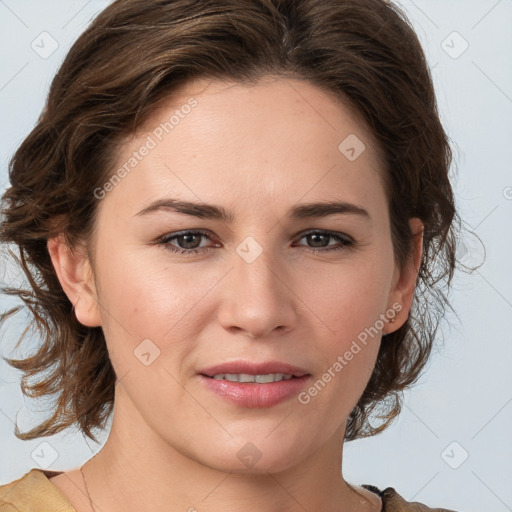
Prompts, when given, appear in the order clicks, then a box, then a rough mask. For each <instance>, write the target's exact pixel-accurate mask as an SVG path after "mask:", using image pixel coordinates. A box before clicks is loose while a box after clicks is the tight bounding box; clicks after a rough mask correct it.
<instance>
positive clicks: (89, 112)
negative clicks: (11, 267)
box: [0, 0, 458, 440]
mask: <svg viewBox="0 0 512 512" xmlns="http://www.w3.org/2000/svg"><path fill="white" fill-rule="evenodd" d="M269 74H273V75H275V74H278V75H282V76H287V77H297V78H301V79H305V80H308V81H310V82H311V83H312V84H314V85H316V86H318V87H320V88H322V89H324V90H325V91H329V92H330V93H333V94H334V95H335V96H336V97H338V98H340V99H343V100H345V101H347V100H348V102H349V104H350V106H351V107H353V108H354V109H355V111H356V112H358V113H359V115H360V116H361V118H362V119H363V120H364V122H365V123H366V124H367V126H368V127H369V129H370V130H371V132H372V133H373V135H374V136H375V138H376V140H377V142H378V145H379V148H380V149H381V151H382V154H383V157H384V162H383V166H384V168H385V173H386V189H387V190H386V193H387V199H388V205H389V214H390V220H391V236H392V242H393V249H394V255H395V260H396V262H397V264H398V265H399V267H400V268H403V266H404V264H405V262H406V260H407V258H408V257H410V254H411V251H412V234H411V231H410V228H409V224H408V220H409V219H410V218H411V217H419V218H420V219H421V220H422V221H423V223H424V226H425V230H424V234H423V247H424V252H423V255H422V260H421V267H420V270H419V276H418V281H417V288H416V291H415V297H414V302H413V307H412V310H411V314H410V316H409V318H408V320H407V321H406V323H405V324H404V325H403V326H402V327H401V328H399V329H398V330H396V331H395V332H393V333H391V334H389V335H386V336H385V338H384V340H383V342H382V343H381V347H380V351H379V354H378V358H377V362H376V365H375V368H374V371H373V374H372V376H371V378H370V381H369V382H368V385H367V387H366V389H365V391H364V393H363V395H362V396H361V398H360V400H359V402H358V404H357V406H356V407H355V408H354V410H353V411H352V412H351V414H350V417H349V420H348V423H347V430H346V435H345V438H346V439H347V440H352V439H357V438H359V437H364V436H370V435H374V434H376V433H378V432H380V431H382V430H383V429H384V428H386V427H387V426H388V425H389V424H390V422H391V421H392V419H393V418H394V417H395V416H397V414H398V413H399V412H400V409H401V397H402V391H403V390H404V389H405V388H406V387H408V386H410V385H411V384H413V383H414V382H415V381H416V380H417V378H418V377H419V375H420V372H421V371H422V369H423V368H424V366H425V364H426V362H427V360H428V358H429V355H430V353H431V350H432V345H433V342H434V338H435V335H436V332H437V330H438V325H439V321H440V319H441V318H442V316H443V313H444V310H445V308H446V307H447V306H448V307H449V304H448V301H447V297H446V295H447V294H446V293H445V292H446V290H447V289H449V287H450V282H451V280H452V276H453V273H454V270H455V266H456V259H455V246H456V243H455V242H456V236H455V235H456V229H455V228H456V226H457V222H456V221H458V215H457V213H456V210H455V205H454V199H453V193H452V188H451V185H450V182H449V177H448V171H449V167H450V163H451V158H452V155H451V150H450V146H449V142H448V139H447V136H446V134H445V132H444V130H443V127H442V125H441V122H440V120H439V115H438V111H437V105H436V99H435V95H434V88H433V84H432V78H431V75H430V72H429V69H428V66H427V64H426V60H425V56H424V53H423V50H422V48H421V46H420V43H419V41H418V39H417V36H416V34H415V33H414V30H413V29H412V27H411V25H410V22H409V21H408V20H407V18H406V16H405V14H404V13H403V12H401V11H400V10H399V9H398V8H397V7H396V6H394V5H393V4H391V3H389V2H385V1H384V0H196V1H191V0H118V1H115V2H114V3H112V4H111V5H110V6H109V7H108V8H106V9H105V10H104V11H103V12H101V13H100V14H99V15H98V16H97V17H96V18H95V20H94V21H93V22H92V24H91V25H90V26H89V28H88V29H87V30H86V31H85V32H84V33H83V34H82V35H81V36H80V37H79V38H78V40H77V41H76V42H75V44H74V45H73V47H72V48H71V50H70V51H69V53H68V55H67V57H66V59H65V60H64V62H63V64H62V66H61V67H60V69H59V71H58V73H57V75H56V76H55V78H54V80H53V82H52V84H51V87H50V91H49V96H48V99H47V103H46V106H45V108H44V111H43V112H42V114H41V116H40V118H39V120H38V123H37V125H36V126H35V128H34V129H33V130H32V132H31V133H30V134H29V135H28V137H27V138H26V139H25V140H24V141H23V143H22V144H21V145H20V146H19V148H18V149H17V151H16V153H15V154H14V156H13V158H12V160H11V162H10V169H9V171H10V172H9V178H10V183H11V187H10V188H9V189H8V190H7V191H6V192H5V194H4V196H3V208H2V223H1V225H0V241H2V242H9V243H14V244H15V245H17V246H18V249H19V258H17V257H16V259H17V262H18V263H19V265H21V267H22V269H23V271H24V273H25V275H26V277H27V278H28V282H29V284H30V288H31V289H23V288H16V287H14V288H12V287H11V288H9V287H4V288H3V292H4V293H6V294H10V295H17V296H18V297H19V298H20V299H21V300H22V301H23V302H24V304H25V305H26V307H28V308H29V310H30V312H31V313H32V315H33V319H32V321H31V324H32V323H33V322H34V321H35V323H36V326H37V329H38V332H39V333H41V334H42V343H41V345H40V347H39V348H38V350H37V352H36V353H35V354H33V355H32V356H31V357H27V358H25V359H6V360H7V361H8V362H9V364H10V365H12V366H13V367H15V368H17V369H19V370H22V371H23V372H24V375H23V378H22V390H23V393H24V394H25V395H26V396H30V397H41V396H56V400H55V407H54V410H53V413H52V415H51V417H49V418H48V419H47V420H46V421H44V422H42V423H41V424H40V425H38V426H36V427H35V428H33V429H32V430H30V431H28V432H25V433H20V431H19V429H18V426H17V425H16V436H17V437H18V438H20V439H32V438H35V437H39V436H47V435H52V434H55V433H57V432H59V431H61V430H63V429H64V428H66V427H68V426H71V425H73V424H75V423H76V424H78V426H79V427H80V429H81V430H82V431H83V432H84V433H86V434H87V435H88V436H89V437H91V438H92V439H95V436H94V434H93V432H92V429H94V428H102V427H104V425H105V421H106V419H107V418H108V416H109V414H110V413H111V411H112V407H113V402H114V388H115V381H116V375H115V373H114V369H113V367H112V365H111V362H110V360H109V356H108V352H107V347H106V343H105V338H104V335H103V331H102V329H101V328H100V327H95V328H90V327H86V326H84V325H82V324H80V323H79V322H78V321H77V319H76V317H75V315H74V310H73V305H72V304H71V303H70V301H69V300H68V298H67V296H66V294H65V293H64V291H63V289H62V287H61V285H60V283H59V280H58V278H57V276H56V273H55V270H54V267H53V265H52V262H51V259H50V257H49V254H48V250H47V240H48V239H49V238H51V237H54V236H57V235H58V234H60V233H62V234H64V236H65V240H66V241H67V243H68V244H69V245H70V247H76V246H78V245H79V244H80V243H81V242H85V244H86V246H87V245H88V241H89V240H90V239H91V234H92V233H93V230H94V228H95V223H96V213H97V206H98V200H97V199H96V197H95V195H94V193H93V191H94V190H95V189H97V187H101V186H102V185H103V184H104V183H105V182H106V181H107V180H108V179H109V177H110V176H111V175H112V169H113V165H114V164H115V159H116V155H117V152H116V148H118V146H119V143H120V141H123V139H125V138H126V137H127V136H128V135H129V134H131V133H134V131H135V130H136V129H137V128H138V127H140V126H141V125H142V123H143V122H144V121H145V120H146V119H147V118H148V116H149V115H150V114H151V112H152V111H154V109H155V107H156V105H157V103H158V102H159V101H160V100H162V99H163V98H167V97H169V96H170V95H171V94H172V93H173V92H174V91H177V90H178V87H180V86H181V85H184V84H186V83H187V82H189V81H191V80H193V79H195V78H212V79H217V78H218V79H228V80H233V81H237V82H240V83H243V82H251V83H254V82H256V81H257V80H258V79H259V78H262V77H264V76H265V75H269ZM88 249H89V250H90V249H91V248H90V247H88ZM22 307H23V306H22V305H19V306H17V307H15V308H13V309H11V310H9V311H7V312H6V313H5V314H4V315H2V317H1V320H2V322H3V321H5V320H6V319H7V318H8V317H9V316H11V315H12V314H14V313H16V312H17V311H19V310H20V309H21V308H22ZM22 339H23V336H22V337H21V338H20V340H19V341H18V345H19V343H20V342H21V340H22ZM18 345H17V346H18ZM33 377H38V379H37V382H33V383H29V379H31V378H33ZM377 412H380V415H379V416H378V417H379V418H380V420H381V422H380V424H377V425H372V424H371V423H370V419H371V418H372V415H373V414H376V413H377Z"/></svg>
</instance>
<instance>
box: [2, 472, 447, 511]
mask: <svg viewBox="0 0 512 512" xmlns="http://www.w3.org/2000/svg"><path fill="white" fill-rule="evenodd" d="M60 473H62V471H44V470H42V469H36V468H33V469H31V470H30V471H29V472H28V473H26V474H25V475H24V476H22V477H21V478H18V480H14V481H13V482H11V483H9V484H5V485H1V486H0V512H76V510H75V509H74V508H73V506H72V505H71V504H70V503H69V501H68V500H67V499H66V497H65V496H64V495H63V494H62V493H61V492H60V490H59V489H58V488H57V487H56V486H55V485H53V483H52V482H51V481H50V480H49V478H51V477H53V476H56V475H58V474H60ZM363 487H365V488H366V489H368V490H370V491H372V492H374V493H375V494H378V495H379V496H380V498H381V500H382V512H455V511H453V510H448V509H445V508H429V507H427V506H426V505H422V504H421V503H417V502H413V503H412V502H408V501H405V500H404V499H403V498H402V497H401V496H400V495H399V494H398V493H397V492H396V491H395V489H393V488H392V487H387V488H386V489H384V490H383V491H380V490H379V489H378V488H377V487H375V486H373V485H366V484H363Z"/></svg>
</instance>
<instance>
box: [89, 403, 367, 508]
mask: <svg viewBox="0 0 512 512" xmlns="http://www.w3.org/2000/svg"><path fill="white" fill-rule="evenodd" d="M121 404H122V405H121ZM134 418H135V419H136V421H134ZM343 427H344V426H343ZM343 435H344V428H342V429H339V430H338V431H336V432H335V434H334V435H333V436H332V437H331V438H330V439H329V440H328V442H327V443H325V444H324V445H323V446H322V447H321V449H320V450H319V451H316V452H315V453H313V454H311V455H310V456H309V457H307V458H306V459H303V460H301V461H300V462H298V463H296V464H292V465H290V466H289V467H287V468H286V469H284V470H280V471H278V472H272V471H271V470H260V471H259V472H258V471H256V470H255V469H254V468H253V469H251V470H247V471H240V470H239V469H233V470H231V471H226V470H223V469H219V468H215V467H210V466H207V465H205V464H204V462H201V461H199V460H197V459H196V458H194V457H191V456H190V455H189V454H185V453H182V452H181V451H179V450H178V449H176V448H175V447H173V446H171V445H170V444H169V443H167V442H165V441H164V440H163V439H161V438H160V437H158V436H157V435H156V434H155V433H154V431H153V430H152V429H151V428H149V426H148V425H147V424H146V423H145V422H144V421H143V420H142V418H140V416H137V414H134V411H133V410H132V409H130V404H129V402H127V401H126V400H122V401H121V400H117V399H116V402H115V405H114V416H113V423H112V429H111V431H110V435H109V438H108V440H107V442H106V443H105V445H104V446H103V448H102V449H101V450H100V452H98V454H97V455H96V456H94V457H93V458H92V459H91V460H89V461H88V462H87V463H86V464H85V465H84V472H85V474H86V478H87V484H88V490H89V493H90V496H91V499H92V502H93V505H94V508H95V510H96V511H104V512H121V511H123V512H132V511H137V512H138V511H140V510H153V511H154V512H160V511H164V510H165V511H166V512H168V511H169V510H170V508H169V507H172V508H171V510H181V511H188V512H202V511H204V510H223V511H225V512H231V511H240V510H244V511H246V512H251V511H258V512H259V511H261V510H265V511H268V512H278V511H279V512H283V511H285V512H287V511H290V512H291V511H294V512H295V511H303V510H322V511H325V512H330V511H332V512H334V511H336V512H339V511H346V512H352V511H354V512H355V511H357V512H362V511H371V510H374V509H372V504H371V503H370V501H369V500H368V499H367V497H366V498H365V496H363V495H362V494H361V493H360V492H358V491H357V490H355V489H354V488H353V487H351V486H349V485H348V484H347V483H346V482H345V481H344V479H343V476H342V470H341V468H342V447H343V443H342V441H343Z"/></svg>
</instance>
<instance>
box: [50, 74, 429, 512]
mask: <svg viewBox="0 0 512 512" xmlns="http://www.w3.org/2000/svg"><path fill="white" fill-rule="evenodd" d="M191 96H193V97H194V98H195V99H196V100H197V102H198V104H197V106H196V107H194V108H193V109H191V112H190V113H189V114H188V115H187V116H185V117H183V119H181V120H180V122H179V124H177V125H176V126H175V127H174V129H173V130H172V132H170V133H169V134H168V135H166V136H165V137H163V139H162V141H161V142H159V144H158V145H157V146H156V147H155V148H154V149H152V150H151V151H150V152H149V154H148V155H147V156H145V157H144V158H143V159H142V161H140V162H139V163H138V164H137V166H136V167H135V168H134V169H133V170H132V171H131V172H130V173H129V174H128V175H126V176H125V177H124V179H122V180H121V182H120V183H119V184H118V185H117V186H115V188H114V189H113V190H111V191H109V192H108V193H107V194H106V197H104V198H103V199H101V200H99V204H98V208H99V210H98V217H97V230H96V232H95V236H94V239H93V247H94V258H88V257H87V255H86V254H85V252H83V251H78V250H77V251H70V250H69V248H67V247H66V245H65V244H64V243H62V238H61V237H57V238H55V239H52V240H49V243H48V250H49V252H50V255H51V258H52V261H53V264H54V267H55V269H56V272H57V274H58V277H59V280H60V282H61V284H62V286H63V289H64V290H65V292H66V294H67V295H68V297H69V299H70V301H71V302H72V303H73V304H74V305H75V313H76V316H77V319H78V320H79V321H80V322H81V323H82V324H84V325H87V326H101V327H102V329H103V331H104V333H105V337H106V341H107V346H108V350H109V354H110V357H111V360H112V364H113V367H114V369H115V371H116V375H117V377H118V381H117V384H116V392H115V407H114V416H113V425H112V429H111V432H110V435H109V438H108V440H107V442H106V444H105V445H104V447H103V448H102V450H101V451H100V452H99V453H98V454H97V455H96V456H95V457H94V458H92V459H91V460H90V461H88V462H87V463H86V464H85V465H84V467H83V469H84V473H85V475H86V479H87V485H88V488H89V491H90V494H91V496H92V499H93V502H94V505H95V507H94V508H95V509H96V510H102V511H104V512H117V511H124V512H126V511H128V512H130V511H139V510H154V511H164V510H165V511H169V510H170V509H169V504H172V509H171V510H176V511H187V510H189V511H193V510H197V511H213V510H224V511H226V512H229V511H235V510H236V511H240V510H244V511H253V510H254V511H256V510H258V511H260V510H266V511H270V512H273V511H275V512H277V511H299V510H300V511H303V510H308V511H312V510H323V511H333V512H334V511H340V510H343V511H350V512H356V511H357V512H362V511H370V510H372V511H378V510H380V509H381V501H380V498H378V497H377V495H375V494H373V493H371V492H370V491H367V490H365V489H363V488H362V487H358V486H355V485H353V486H352V487H350V486H349V485H348V483H347V482H346V481H345V480H344V478H343V474H342V471H340V468H341V467H342V452H343V450H342V448H343V438H344V432H345V426H346V421H347V418H348V416H349V414H350V412H351V410H352V409H353V408H354V406H355V405H356V403H357V401H358V399H359V398H360V396H361V394H362V393H363V390H364V388H365V386H366V384H367V382H368V380H369V378H370V375H371V373H372V370H373V367H374V364H375V361H376V357H377V353H378V350H379V346H380V343H381V342H383V343H385V340H383V341H381V334H385V333H389V332H392V331H393V330H395V329H398V328H399V327H400V326H401V325H402V324H403V323H404V322H405V321H406V319H407V313H408V311H409V310H410V306H411V302H412V298H413V292H414V287H415V282H416V277H417V272H418V267H419V261H420V256H421V251H422V237H421V233H422V229H423V226H422V224H421V221H420V220H419V219H411V220H410V225H411V229H412V231H413V233H414V234H415V243H414V252H413V253H412V254H411V255H410V258H409V260H408V262H407V264H406V266H405V267H404V268H403V269H402V270H401V271H400V270H399V269H398V267H397V266H396V263H395V261H394V257H393V248H392V244H391V234H390V224H389V216H388V211H387V199H386V196H385V192H384V187H383V181H382V175H383V168H382V165H381V163H380V161H379V158H378V148H377V145H376V142H375V140H374V138H373V137H372V135H371V133H369V131H368V130H367V129H366V127H365V125H364V123H363V122H362V121H361V120H360V119H359V118H358V117H357V115H355V113H354V112H352V111H351V109H349V108H347V106H345V105H344V104H342V103H341V102H340V101H337V100H336V99H335V98H334V97H333V96H332V95H330V94H329V93H327V92H325V91H323V90H322V89H320V88H318V87H317V86H314V85H312V84H310V83H309V82H307V81H303V80H299V79H284V78H282V77H275V76H273V77H270V76H269V77H265V79H264V80H261V81H259V82H258V83H257V84H255V85H254V84H253V85H240V84H235V83H227V82H220V81H209V82H206V81H196V82H193V83H189V84H188V85H187V86H186V87H184V88H183V89H182V90H181V91H180V94H178V95H175V96H174V97H173V99H172V100H166V101H165V102H164V103H163V104H162V105H161V107H160V108H159V109H158V110H157V111H156V112H155V113H154V114H153V115H152V116H151V118H150V119H148V121H147V123H146V124H145V125H144V126H143V127H142V128H141V129H140V130H139V132H138V133H137V134H136V135H135V136H134V137H131V138H130V139H128V140H127V141H126V144H124V146H123V147H122V148H120V152H119V155H118V160H117V161H118V165H119V166H122V165H123V163H124V162H126V161H127V160H128V159H129V158H130V156H131V155H132V154H133V151H136V150H137V149H138V148H140V147H141V146H142V145H143V144H144V142H145V141H146V140H147V137H148V135H151V133H152V132H153V130H154V129H155V128H156V127H158V126H159V124H160V123H161V122H163V121H165V120H168V119H169V117H170V115H171V114H172V113H173V112H174V111H175V110H176V109H179V108H180V106H181V105H184V104H185V103H186V102H187V100H188V99H189V98H190V97H191ZM349 134H356V135H357V136H358V138H359V139H360V140H361V141H363V142H364V144H365V146H366V150H365V151H363V152H362V153H361V155H360V156H359V157H358V158H357V159H355V160H354V161H349V159H347V158H346V157H345V155H344V154H342V153H341V152H340V151H339V149H338V146H339V144H340V142H342V141H343V140H344V139H345V138H346V137H347V136H348V135H349ZM163 197H174V198H179V199H182V200H188V201H201V202H206V203H208V204H215V205H220V206H222V207H224V208H225V209H226V210H229V211H230V212H232V214H233V216H234V221H233V222H232V223H225V222H223V221H221V220H214V219H200V218H197V217H193V216H190V215H185V214H181V213H177V212H173V211H156V212H152V213H150V214H147V215H142V216H138V215H136V214H137V212H139V211H140V210H142V209H143V208H144V207H146V206H147V205H148V204H149V203H151V202H152V201H154V200H156V199H160V198H163ZM327 200H342V201H347V202H349V203H353V204H356V205H359V206H361V207H362V208H364V209H366V210H367V211H368V213H369V215H370V219H365V218H363V217H362V216H357V215H350V214H336V215H330V216H328V217H318V218H304V219H290V218H288V210H289V209H290V208H291V207H293V206H296V205H298V204H304V203H309V202H317V201H327ZM194 229H201V230H205V231H207V232H208V237H209V238H205V237H203V238H201V237H197V238H196V239H193V240H192V241H190V240H189V244H190V245H189V246H187V245H186V240H184V239H183V238H181V239H174V240H173V241H172V245H173V246H174V247H176V248H179V247H180V244H181V247H182V248H183V247H185V248H186V247H191V246H192V242H193V244H195V247H196V248H197V247H198V248H199V249H201V248H205V247H210V248H211V249H210V250H208V251H205V252H201V251H199V252H198V253H197V254H189V255H186V254H180V253H174V252H171V250H170V249H169V248H166V247H165V246H164V245H157V244H155V240H158V239H159V238H161V237H163V236H164V235H169V234H173V233H176V232H179V231H182V230H194ZM313 230H329V231H333V232H336V233H341V234H345V235H348V236H350V237H352V239H353V240H354V241H355V242H354V245H352V246H344V247H342V249H341V250H339V251H335V250H333V251H330V252H325V247H326V246H329V247H333V246H340V244H339V243H338V241H337V240H335V239H332V238H329V237H324V238H321V239H320V240H319V241H318V240H316V244H315V240H314V239H313V240H312V239H311V237H307V236H306V235H305V234H303V233H304V232H308V231H313ZM247 236H252V237H253V238H254V239H255V240H256V241H257V243H258V244H259V245H260V246H261V248H262V252H261V254H260V255H259V257H257V258H256V259H255V260H254V261H253V262H252V263H247V261H245V260H244V259H243V258H242V257H240V256H239V254H238V253H237V251H236V248H237V247H238V246H240V244H241V243H242V242H243V241H244V239H245V238H246V237H247ZM314 248H317V249H320V250H322V249H323V250H324V252H317V253H313V252H311V249H314ZM393 304H400V305H401V306H402V311H401V312H400V313H399V315H398V316H397V319H396V322H395V323H389V322H386V323H385V325H384V326H383V328H382V330H379V334H378V335H377V336H374V337H373V338H370V339H369V342H368V343H367V345H366V346H364V345H361V347H362V350H361V351H360V352H359V353H358V354H357V355H355V356H354V358H353V359H352V360H351V361H350V362H349V363H348V364H347V365H346V366H345V367H344V368H343V370H342V371H341V372H339V373H337V374H336V377H335V378H333V379H332V380H331V382H329V383H328V385H326V386H325V388H324V389H323V390H322V391H321V392H319V393H318V394H317V396H315V397H314V398H312V399H311V401H310V402H309V403H308V404H302V403H300V402H299V401H298V400H297V397H292V398H291V399H288V400H286V401H285V402H282V403H280V404H277V405H275V406H273V407H269V408H265V409H247V408H244V407H240V406H236V405H234V404H232V403H231V402H226V401H224V400H222V399H221V398H219V397H218V396H217V395H215V394H213V393H212V392H211V391H209V390H208V389H206V388H205V386H204V385H202V382H201V381H200V379H199V377H198V375H197V372H198V371H200V370H201V369H203V368H205V367H207V366H210V365H212V364H216V363H221V362H225V361H229V360H236V359H245V360H249V361H257V362H261V361H269V360H278V361H285V362H288V363H291V364H294V365H297V366H300V367H303V368H305V369H307V371H308V372H309V373H310V374H311V375H312V380H313V381H316V380H317V379H318V378H320V377H321V376H322V374H323V373H324V372H326V371H327V369H328V368H329V367H332V365H333V363H334V362H335V361H336V360H337V357H338V356H339V355H340V354H344V353H345V352H346V351H347V350H349V348H350V346H351V343H352V342H353V340H355V339H357V336H358V334H359V333H361V332H362V331H364V329H365V328H369V327H370V326H373V325H375V323H376V320H377V319H378V318H379V315H382V314H384V313H385V312H386V311H388V310H390V309H391V308H392V305H393ZM147 338H149V339H150V340H152V342H153V343H154V344H155V345H156V346H157V347H158V349H159V350H160V355H159V357H157V358H156V359H155V360H154V361H153V362H152V363H151V364H150V365H149V366H145V365H144V364H142V363H141V361H140V360H139V359H138V358H137V357H134V350H135V349H136V348H137V346H138V345H139V344H140V343H141V341H142V340H144V339H147ZM248 442H250V443H252V444H253V445H255V446H256V447H257V450H258V451H259V453H260V454H261V458H260V460H259V461H258V462H257V463H256V464H255V465H254V466H251V467H247V466H246V465H245V464H244V463H243V461H241V460H240V459H239V457H238V456H237V452H238V451H239V450H240V449H241V448H242V447H243V446H244V445H246V443H248ZM51 481H52V483H53V484H54V485H55V486H56V487H57V488H58V489H60V491H61V492H62V493H63V494H64V495H65V496H66V497H68V499H69V500H70V501H71V503H72V504H73V505H74V506H75V508H76V509H77V510H79V511H80V512H82V511H84V512H85V511H87V512H89V511H90V510H91V507H90V504H89V500H88V498H87V497H86V491H85V487H84V484H83V480H82V477H81V474H80V473H79V471H78V470H72V471H68V472H64V473H62V474H60V475H58V476H56V477H53V478H52V479H51ZM369 483H370V482H369ZM112 489H115V492H112Z"/></svg>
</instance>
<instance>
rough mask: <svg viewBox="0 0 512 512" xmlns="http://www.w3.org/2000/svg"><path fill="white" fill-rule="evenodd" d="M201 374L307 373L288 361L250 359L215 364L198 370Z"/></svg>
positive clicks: (301, 375)
mask: <svg viewBox="0 0 512 512" xmlns="http://www.w3.org/2000/svg"><path fill="white" fill-rule="evenodd" d="M199 373H200V374H202V375H207V376H208V377H213V376H214V375H219V374H226V373H231V374H233V373H236V374H240V373H244V374H247V375H266V374H269V373H284V374H285V375H293V376H294V377H303V376H304V375H309V374H308V372H307V371H306V370H304V369H303V368H299V367H298V366H293V365H291V364H288V363H282V362H279V361H266V362H262V363H254V362H251V361H242V360H239V361H231V362H229V363H222V364H217V365H215V366H210V367H208V368H205V369H203V370H201V371H200V372H199Z"/></svg>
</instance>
